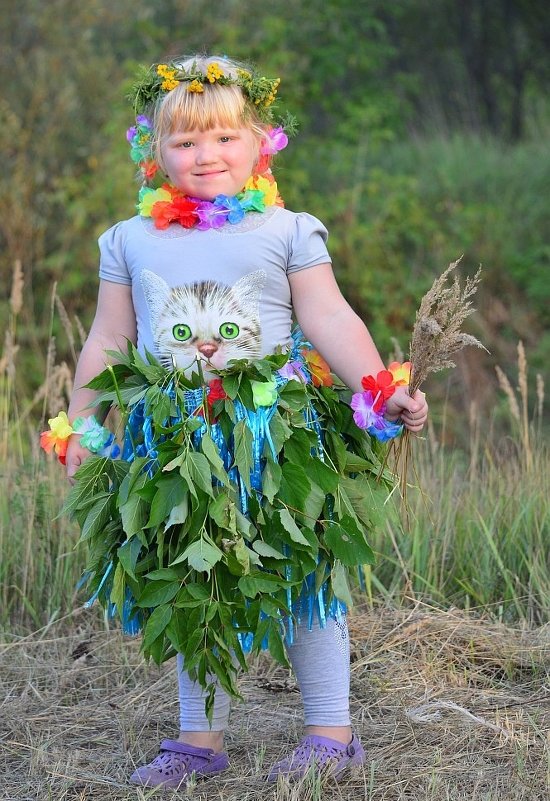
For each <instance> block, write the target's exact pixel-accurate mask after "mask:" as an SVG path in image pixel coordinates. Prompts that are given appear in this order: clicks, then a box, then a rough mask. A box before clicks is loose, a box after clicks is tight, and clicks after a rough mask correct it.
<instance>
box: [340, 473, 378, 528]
mask: <svg viewBox="0 0 550 801" xmlns="http://www.w3.org/2000/svg"><path fill="white" fill-rule="evenodd" d="M340 487H341V488H342V490H343V491H344V492H345V493H346V495H347V498H348V500H349V504H350V505H351V508H352V509H353V515H352V516H357V517H358V518H359V520H361V521H362V522H363V523H365V525H367V526H370V527H374V526H377V525H381V524H382V523H383V522H384V520H385V518H386V513H385V506H386V503H387V501H388V490H387V488H386V487H385V486H384V485H383V484H376V483H375V482H374V480H373V479H372V478H371V477H368V476H366V475H359V476H357V477H356V478H350V477H349V476H343V477H342V478H341V481H340Z"/></svg>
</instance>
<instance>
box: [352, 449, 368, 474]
mask: <svg viewBox="0 0 550 801" xmlns="http://www.w3.org/2000/svg"><path fill="white" fill-rule="evenodd" d="M372 469H373V464H372V462H368V461H367V460H366V459H363V458H362V457H361V456H358V455H357V454H356V453H350V451H346V466H345V471H346V473H361V472H363V471H364V470H369V471H372Z"/></svg>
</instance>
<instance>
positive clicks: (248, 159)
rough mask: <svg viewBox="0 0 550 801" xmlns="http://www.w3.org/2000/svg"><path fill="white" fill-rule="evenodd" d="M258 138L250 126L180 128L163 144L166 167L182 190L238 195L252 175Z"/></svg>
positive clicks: (205, 196)
mask: <svg viewBox="0 0 550 801" xmlns="http://www.w3.org/2000/svg"><path fill="white" fill-rule="evenodd" d="M258 147H259V146H258V140H257V139H256V137H255V136H254V134H253V133H252V131H251V130H249V129H248V128H226V127H222V126H217V127H216V128H210V129H209V130H206V131H199V130H198V129H195V130H193V131H177V132H175V133H173V134H170V135H169V136H168V137H167V138H166V139H165V140H164V142H163V143H162V145H161V156H162V161H163V164H164V169H165V172H166V174H167V175H168V178H169V179H170V181H171V183H172V184H173V185H174V186H175V187H177V188H178V189H179V190H180V191H181V192H184V193H185V194H186V195H190V196H191V197H196V198H200V200H213V199H214V198H215V197H216V195H222V194H223V195H236V194H237V192H240V191H241V189H242V188H243V186H244V184H245V183H246V181H247V180H248V178H250V176H251V175H252V172H253V168H254V165H255V163H256V161H257V157H258Z"/></svg>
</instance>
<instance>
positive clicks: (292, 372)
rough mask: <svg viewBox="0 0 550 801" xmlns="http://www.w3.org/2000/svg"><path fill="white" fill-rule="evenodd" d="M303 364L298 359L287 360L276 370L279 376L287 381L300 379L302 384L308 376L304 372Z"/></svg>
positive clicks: (306, 381) (306, 380)
mask: <svg viewBox="0 0 550 801" xmlns="http://www.w3.org/2000/svg"><path fill="white" fill-rule="evenodd" d="M302 368H303V364H302V362H299V361H297V360H296V361H294V362H287V363H286V364H284V365H283V366H282V367H281V369H280V370H277V372H278V374H279V375H280V376H281V378H286V379H287V380H288V381H301V382H302V383H303V384H307V383H308V378H307V376H306V374H305V372H304V370H303V369H302Z"/></svg>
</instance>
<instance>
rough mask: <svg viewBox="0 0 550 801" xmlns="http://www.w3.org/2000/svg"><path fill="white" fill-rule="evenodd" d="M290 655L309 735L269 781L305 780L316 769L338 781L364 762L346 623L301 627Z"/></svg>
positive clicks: (278, 767)
mask: <svg viewBox="0 0 550 801" xmlns="http://www.w3.org/2000/svg"><path fill="white" fill-rule="evenodd" d="M288 654H289V657H290V661H291V663H292V667H293V668H294V672H295V673H296V677H297V679H298V684H299V685H300V690H301V692H302V698H303V702H304V713H305V724H306V736H305V737H304V739H303V740H301V742H300V743H298V745H297V746H296V748H295V749H294V750H293V751H292V752H291V753H290V754H289V755H288V756H286V757H285V758H284V759H282V760H280V761H279V762H276V763H275V764H274V765H273V766H272V768H271V770H270V771H269V775H268V777H267V778H268V780H269V781H277V777H278V776H280V775H283V776H291V777H293V778H300V777H302V776H304V775H305V774H306V773H307V771H308V770H309V769H310V768H311V767H312V766H315V768H316V769H318V770H320V771H323V772H325V771H326V772H330V773H331V775H332V776H333V777H334V778H336V779H338V778H339V777H340V776H341V775H342V774H343V773H344V772H346V771H347V770H348V769H349V768H352V767H356V766H359V765H361V764H362V763H363V762H364V760H365V751H364V749H363V746H362V745H361V743H360V742H359V740H358V739H357V737H355V736H353V734H352V730H351V726H350V714H349V678H350V669H349V667H350V664H349V637H348V627H347V623H346V621H345V619H342V620H341V621H340V622H339V621H336V620H332V619H330V620H327V624H326V626H325V627H324V628H321V627H320V626H319V624H318V623H317V622H316V623H315V624H314V626H313V629H312V630H311V631H309V629H308V626H307V624H305V623H302V624H301V625H299V626H298V627H297V632H296V637H295V640H294V644H293V645H291V646H290V647H289V648H288Z"/></svg>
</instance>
